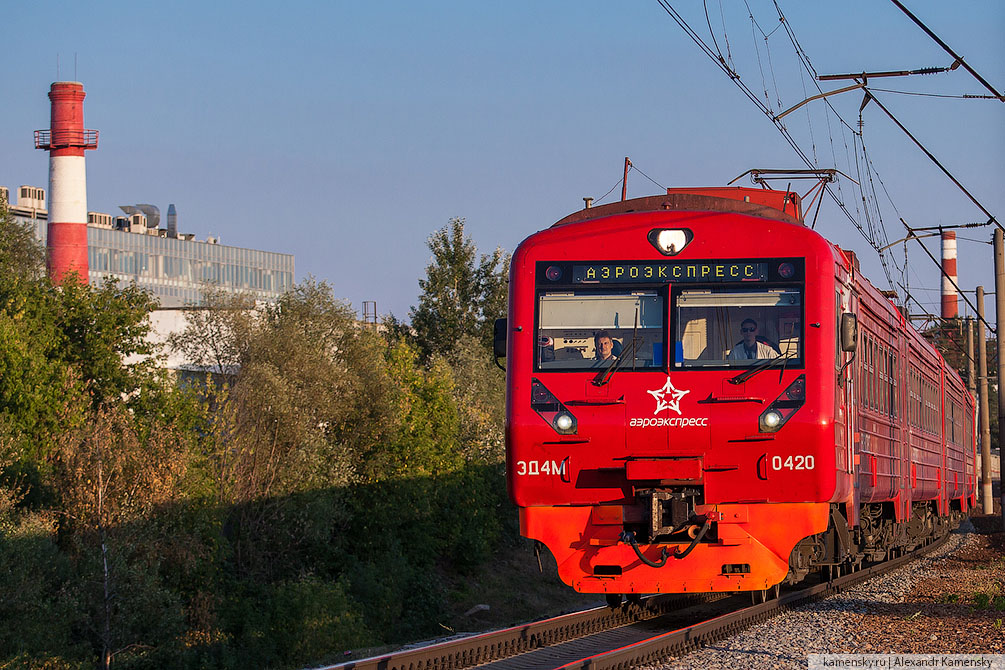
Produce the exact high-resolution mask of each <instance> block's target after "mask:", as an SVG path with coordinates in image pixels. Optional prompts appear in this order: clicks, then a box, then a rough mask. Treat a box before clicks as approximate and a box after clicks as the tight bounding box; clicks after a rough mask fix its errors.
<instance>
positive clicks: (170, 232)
mask: <svg viewBox="0 0 1005 670" xmlns="http://www.w3.org/2000/svg"><path fill="white" fill-rule="evenodd" d="M167 236H168V237H171V238H177V237H178V211H177V210H176V209H175V208H174V203H171V204H170V205H168V225H167Z"/></svg>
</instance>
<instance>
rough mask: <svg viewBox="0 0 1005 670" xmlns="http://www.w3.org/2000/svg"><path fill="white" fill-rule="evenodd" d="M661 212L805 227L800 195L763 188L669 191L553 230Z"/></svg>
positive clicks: (595, 210)
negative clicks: (739, 216)
mask: <svg viewBox="0 0 1005 670" xmlns="http://www.w3.org/2000/svg"><path fill="white" fill-rule="evenodd" d="M658 211H690V212H723V213H730V214H745V215H748V216H759V217H761V218H765V219H774V220H776V221H783V222H785V223H794V224H797V225H802V224H803V218H802V202H801V199H800V197H799V194H798V193H795V192H793V191H775V190H772V189H760V188H743V187H722V188H698V189H692V188H668V189H667V192H666V194H665V195H651V196H646V197H644V198H633V199H631V200H621V201H619V202H612V203H609V204H607V205H597V206H595V207H586V208H585V209H581V210H579V211H578V212H574V213H572V214H570V215H568V216H566V217H565V218H563V219H562V220H560V221H558V222H557V223H555V224H554V226H552V227H555V226H562V225H565V224H567V223H578V222H580V221H589V220H590V219H599V218H603V217H606V216H614V215H616V214H630V213H633V212H658Z"/></svg>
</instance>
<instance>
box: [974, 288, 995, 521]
mask: <svg viewBox="0 0 1005 670" xmlns="http://www.w3.org/2000/svg"><path fill="white" fill-rule="evenodd" d="M977 314H978V316H979V317H980V318H981V321H983V320H984V287H983V286H978V287H977ZM977 350H978V351H977V361H978V363H977V383H978V386H979V388H980V393H979V397H980V403H981V409H980V423H981V505H982V507H981V509H982V510H983V511H984V513H985V514H994V511H995V499H994V494H993V493H992V486H991V409H990V401H989V399H988V347H987V340H986V339H985V331H984V324H983V323H981V324H979V326H978V328H977Z"/></svg>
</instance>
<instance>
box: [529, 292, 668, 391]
mask: <svg viewBox="0 0 1005 670" xmlns="http://www.w3.org/2000/svg"><path fill="white" fill-rule="evenodd" d="M664 295H665V294H664ZM665 304H666V302H665V300H664V298H663V297H662V296H661V295H660V294H659V293H658V292H657V291H655V290H648V291H629V290H625V291H621V292H607V293H586V292H543V293H541V294H540V295H539V296H538V309H537V312H538V324H537V346H536V350H537V351H536V355H535V361H536V365H537V369H538V370H556V371H559V370H566V371H575V370H584V369H590V368H603V367H607V366H608V365H611V364H612V363H613V362H614V361H615V360H619V359H624V358H626V357H631V358H630V359H626V360H624V361H623V362H622V363H621V367H620V369H621V370H628V371H630V370H633V369H643V370H644V369H650V370H651V369H653V368H662V367H663V366H664V361H665V360H666V356H665V354H664V346H665V334H664V333H665V328H664V326H663V324H664V311H665ZM606 340H610V342H606ZM608 349H609V352H608ZM607 356H609V357H607Z"/></svg>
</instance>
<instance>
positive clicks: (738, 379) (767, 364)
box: [726, 353, 795, 384]
mask: <svg viewBox="0 0 1005 670" xmlns="http://www.w3.org/2000/svg"><path fill="white" fill-rule="evenodd" d="M790 358H795V354H789V353H785V354H782V355H780V356H775V357H774V358H767V359H765V360H763V361H761V362H759V363H757V365H755V366H753V367H752V368H749V369H747V370H744V371H743V372H741V373H740V374H738V375H736V376H735V377H732V378H730V379H727V380H726V381H728V382H729V383H730V384H742V383H743V382H745V381H747V380H748V379H750V378H751V377H753V376H754V375H756V374H757V373H758V372H764V371H765V370H767V369H768V368H773V367H775V366H776V365H778V364H779V363H783V364H784V363H785V362H786V361H787V360H789V359H790Z"/></svg>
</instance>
